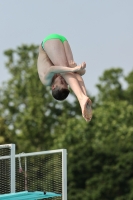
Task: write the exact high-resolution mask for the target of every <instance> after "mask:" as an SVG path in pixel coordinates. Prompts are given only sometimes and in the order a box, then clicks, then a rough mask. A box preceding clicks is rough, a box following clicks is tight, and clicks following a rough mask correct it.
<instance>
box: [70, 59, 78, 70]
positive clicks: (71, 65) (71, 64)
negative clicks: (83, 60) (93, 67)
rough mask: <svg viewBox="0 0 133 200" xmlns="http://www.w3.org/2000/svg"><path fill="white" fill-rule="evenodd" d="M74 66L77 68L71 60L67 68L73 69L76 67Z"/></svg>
mask: <svg viewBox="0 0 133 200" xmlns="http://www.w3.org/2000/svg"><path fill="white" fill-rule="evenodd" d="M76 66H77V64H76V63H75V62H74V61H73V60H71V61H70V62H69V67H71V68H74V67H76Z"/></svg>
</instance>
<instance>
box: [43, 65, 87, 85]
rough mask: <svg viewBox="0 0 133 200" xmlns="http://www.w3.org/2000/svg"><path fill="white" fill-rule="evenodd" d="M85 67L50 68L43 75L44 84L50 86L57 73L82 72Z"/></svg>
mask: <svg viewBox="0 0 133 200" xmlns="http://www.w3.org/2000/svg"><path fill="white" fill-rule="evenodd" d="M84 68H85V66H82V65H79V66H76V67H73V68H70V67H66V66H51V67H50V68H49V69H48V70H47V72H46V73H45V75H44V84H45V85H50V84H51V80H52V78H53V76H54V75H55V74H58V73H67V72H78V71H80V70H83V69H84Z"/></svg>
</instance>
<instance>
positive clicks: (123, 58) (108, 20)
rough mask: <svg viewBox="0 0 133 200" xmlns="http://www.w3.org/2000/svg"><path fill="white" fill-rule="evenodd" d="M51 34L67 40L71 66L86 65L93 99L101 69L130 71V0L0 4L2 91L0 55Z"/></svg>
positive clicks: (1, 66)
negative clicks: (113, 68) (118, 68)
mask: <svg viewBox="0 0 133 200" xmlns="http://www.w3.org/2000/svg"><path fill="white" fill-rule="evenodd" d="M50 33H59V34H62V35H64V36H65V37H66V38H67V39H68V41H69V43H70V45H71V48H72V51H73V54H74V59H75V62H77V63H81V62H82V61H86V63H87V72H86V74H85V76H84V80H85V84H86V87H87V90H88V91H89V92H90V93H91V94H92V95H95V94H96V93H97V90H96V87H95V84H96V83H97V82H98V77H99V76H101V75H102V73H103V71H104V70H105V69H109V68H111V67H121V68H123V69H124V72H125V74H128V72H130V71H131V70H133V0H93V1H92V0H82V1H81V0H47V1H46V0H3V1H2V0H1V1H0V85H1V83H2V82H3V81H7V80H8V79H9V77H10V76H9V74H8V71H7V70H6V69H5V64H4V63H5V60H6V59H5V57H4V55H3V52H4V51H5V50H7V49H9V48H12V49H15V48H16V47H17V46H20V45H22V44H36V45H39V44H40V43H41V41H42V40H43V38H44V37H45V36H47V35H48V34H50ZM20 73H21V72H20ZM29 81H30V80H29ZM40 84H41V82H40Z"/></svg>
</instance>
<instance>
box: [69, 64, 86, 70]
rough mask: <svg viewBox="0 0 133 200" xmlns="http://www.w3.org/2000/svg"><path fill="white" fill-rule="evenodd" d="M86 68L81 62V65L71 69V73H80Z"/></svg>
mask: <svg viewBox="0 0 133 200" xmlns="http://www.w3.org/2000/svg"><path fill="white" fill-rule="evenodd" d="M85 68H86V63H85V62H83V63H82V64H81V65H78V66H76V67H74V68H73V69H72V71H73V72H78V71H82V70H84V69H85Z"/></svg>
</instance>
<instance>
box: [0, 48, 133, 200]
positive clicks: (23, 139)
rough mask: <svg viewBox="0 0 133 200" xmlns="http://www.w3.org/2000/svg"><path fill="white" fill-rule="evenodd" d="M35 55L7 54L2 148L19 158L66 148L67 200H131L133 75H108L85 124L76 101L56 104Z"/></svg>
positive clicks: (26, 51) (25, 51) (0, 105)
mask: <svg viewBox="0 0 133 200" xmlns="http://www.w3.org/2000/svg"><path fill="white" fill-rule="evenodd" d="M37 54H38V48H37V47H36V46H34V45H31V46H27V45H22V46H21V47H18V48H17V49H16V50H8V51H6V52H5V55H6V57H7V63H6V66H7V69H8V70H9V72H10V74H11V78H10V80H9V81H8V82H7V83H6V84H4V85H3V86H2V88H1V99H0V112H1V115H0V143H10V142H11V143H16V144H17V151H18V152H19V153H20V152H22V151H23V152H29V151H40V150H45V149H56V148H66V149H67V151H68V199H69V200H81V199H82V200H127V199H128V200H132V199H133V192H132V188H133V171H132V168H133V159H132V158H133V145H132V144H133V71H131V72H130V73H129V74H128V75H127V76H125V75H124V72H123V70H122V69H121V68H112V69H110V70H105V72H104V73H103V75H102V76H101V77H100V79H99V82H98V84H97V87H98V90H99V92H98V95H97V96H96V97H95V99H96V101H95V99H94V98H92V99H93V107H94V108H93V118H92V121H91V122H90V123H86V122H85V121H84V120H83V119H82V117H81V111H80V107H79V104H78V102H77V100H76V99H75V98H74V101H73V103H70V102H69V101H67V100H66V101H64V102H61V103H60V102H57V101H55V100H53V98H52V97H51V94H50V92H49V88H48V89H47V88H46V87H44V86H43V85H42V84H41V83H40V80H39V78H38V75H37V69H36V61H37ZM124 81H125V82H124ZM123 83H124V85H125V83H126V88H125V87H123Z"/></svg>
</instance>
